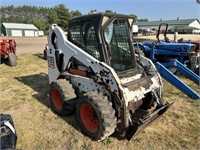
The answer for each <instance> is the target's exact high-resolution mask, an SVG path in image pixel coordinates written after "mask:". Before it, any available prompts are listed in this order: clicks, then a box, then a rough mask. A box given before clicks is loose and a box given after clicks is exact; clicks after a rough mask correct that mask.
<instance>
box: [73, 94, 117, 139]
mask: <svg viewBox="0 0 200 150" xmlns="http://www.w3.org/2000/svg"><path fill="white" fill-rule="evenodd" d="M77 117H78V120H79V122H80V124H81V127H82V129H83V132H84V133H85V134H86V135H87V136H89V137H90V138H91V139H93V140H103V139H105V138H106V137H108V136H110V135H111V134H112V133H113V132H114V131H115V128H116V121H117V118H116V117H115V110H114V109H113V107H112V103H111V102H109V100H108V97H107V96H104V95H103V94H102V93H99V92H97V91H96V92H90V93H87V94H86V95H85V96H84V97H83V99H81V101H80V102H79V103H78V104H77Z"/></svg>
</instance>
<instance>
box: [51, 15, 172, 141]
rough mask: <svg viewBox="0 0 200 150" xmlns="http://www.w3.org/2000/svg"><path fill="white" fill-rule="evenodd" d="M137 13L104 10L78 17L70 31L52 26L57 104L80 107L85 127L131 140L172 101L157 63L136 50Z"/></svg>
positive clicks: (97, 134) (64, 108)
mask: <svg viewBox="0 0 200 150" xmlns="http://www.w3.org/2000/svg"><path fill="white" fill-rule="evenodd" d="M133 21H134V20H133V18H131V17H130V16H126V15H120V14H107V13H99V14H92V15H86V16H81V17H77V18H73V19H71V20H70V21H69V24H68V37H66V35H65V33H64V31H63V30H62V29H61V28H60V27H59V26H57V25H52V26H51V27H50V28H49V31H48V50H47V60H48V75H49V83H50V99H51V102H52V108H53V110H54V111H55V112H56V113H57V114H59V115H68V114H71V113H73V112H74V111H76V114H77V118H78V121H79V123H80V125H81V126H82V129H83V132H84V133H85V134H86V135H87V136H89V137H90V138H91V139H93V140H103V139H105V138H106V137H108V136H110V135H111V134H113V133H114V132H115V133H116V135H118V137H122V138H127V139H128V140H130V139H131V138H132V136H133V135H135V134H136V133H138V132H139V131H140V130H142V129H143V128H144V127H146V126H147V125H148V124H150V123H151V122H152V121H154V120H155V119H156V118H158V117H159V116H161V115H162V114H163V113H164V112H165V111H166V110H167V109H168V108H169V107H170V106H171V104H168V103H164V102H163V98H162V92H163V91H162V86H163V85H162V81H161V77H160V75H159V73H158V72H157V70H156V68H155V66H154V65H153V63H152V62H151V61H150V60H149V59H147V58H145V57H143V56H138V55H136V54H135V53H134V49H133V46H132V41H131V40H132V39H131V27H132V24H133Z"/></svg>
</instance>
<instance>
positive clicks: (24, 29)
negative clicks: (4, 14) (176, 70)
mask: <svg viewBox="0 0 200 150" xmlns="http://www.w3.org/2000/svg"><path fill="white" fill-rule="evenodd" d="M1 34H3V35H4V36H31V37H33V36H38V28H36V27H35V26H34V25H33V24H21V23H2V25H1Z"/></svg>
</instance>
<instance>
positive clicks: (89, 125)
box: [80, 103, 99, 133]
mask: <svg viewBox="0 0 200 150" xmlns="http://www.w3.org/2000/svg"><path fill="white" fill-rule="evenodd" d="M80 118H81V121H82V123H83V125H84V127H85V128H86V129H87V130H88V131H89V132H92V133H95V132H97V130H98V128H99V120H98V117H97V113H96V111H95V110H94V108H93V107H92V106H91V105H90V104H88V103H82V104H81V107H80Z"/></svg>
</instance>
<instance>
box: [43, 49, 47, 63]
mask: <svg viewBox="0 0 200 150" xmlns="http://www.w3.org/2000/svg"><path fill="white" fill-rule="evenodd" d="M43 55H44V57H43V58H44V60H47V50H46V49H45V50H44V52H43Z"/></svg>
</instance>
